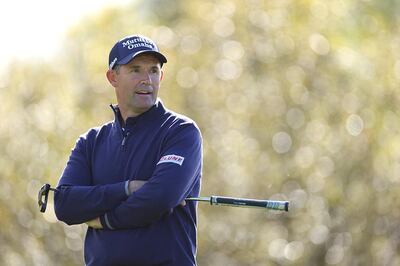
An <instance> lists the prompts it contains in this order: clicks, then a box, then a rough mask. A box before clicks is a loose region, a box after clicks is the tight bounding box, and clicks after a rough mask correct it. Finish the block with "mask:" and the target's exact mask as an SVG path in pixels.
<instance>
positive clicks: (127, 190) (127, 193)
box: [125, 180, 130, 197]
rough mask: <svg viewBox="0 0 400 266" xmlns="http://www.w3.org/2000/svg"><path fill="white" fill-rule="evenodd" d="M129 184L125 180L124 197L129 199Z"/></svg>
mask: <svg viewBox="0 0 400 266" xmlns="http://www.w3.org/2000/svg"><path fill="white" fill-rule="evenodd" d="M129 182H130V180H127V181H126V182H125V194H126V196H127V197H129V195H130V194H129Z"/></svg>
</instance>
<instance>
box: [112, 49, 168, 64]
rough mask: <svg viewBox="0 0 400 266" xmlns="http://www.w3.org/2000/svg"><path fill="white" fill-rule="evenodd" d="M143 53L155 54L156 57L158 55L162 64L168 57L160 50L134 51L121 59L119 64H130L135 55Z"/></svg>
mask: <svg viewBox="0 0 400 266" xmlns="http://www.w3.org/2000/svg"><path fill="white" fill-rule="evenodd" d="M141 54H153V55H154V56H155V57H157V59H158V60H159V61H160V63H161V65H162V64H164V63H167V58H166V57H165V56H164V55H163V54H162V53H160V52H157V51H146V50H144V51H139V52H137V53H132V54H130V55H128V56H126V57H125V58H123V59H121V60H120V61H119V62H118V64H119V65H125V64H128V63H129V62H130V61H131V60H133V59H134V58H135V57H137V56H138V55H141Z"/></svg>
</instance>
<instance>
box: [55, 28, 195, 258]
mask: <svg viewBox="0 0 400 266" xmlns="http://www.w3.org/2000/svg"><path fill="white" fill-rule="evenodd" d="M166 62H167V59H166V57H165V56H164V55H163V54H162V53H160V51H159V49H158V48H157V46H156V44H155V43H154V42H153V41H152V40H151V39H149V38H147V37H145V36H141V35H132V36H128V37H125V38H123V39H122V40H120V41H118V42H117V43H116V44H115V45H114V47H113V48H112V49H111V51H110V54H109V66H108V70H107V74H106V76H107V79H108V81H109V83H110V84H111V86H112V87H114V90H115V94H116V100H117V104H116V105H112V106H111V109H112V112H113V113H114V116H115V118H114V120H113V121H111V122H109V123H106V124H104V125H101V126H99V127H95V128H91V129H89V130H88V131H87V132H86V133H85V134H83V135H81V136H80V137H79V138H78V140H77V142H76V144H75V147H74V148H73V150H72V152H71V155H70V157H69V160H68V162H67V165H66V167H65V169H64V171H63V173H62V175H61V178H60V180H59V183H58V186H57V191H56V192H55V197H54V202H55V212H56V215H57V218H58V219H59V220H61V221H63V222H65V223H66V224H68V225H73V224H82V223H86V224H87V225H88V230H87V233H86V237H85V244H84V260H85V264H86V265H90V266H92V265H95V266H105V265H129V266H133V265H140V266H146V265H176V266H189V265H196V223H197V221H196V218H197V217H196V208H197V205H196V203H195V202H194V201H190V202H189V201H188V202H187V203H186V202H185V201H184V199H185V198H186V197H197V196H199V190H200V178H201V173H202V138H201V134H200V131H199V128H198V127H197V125H196V124H195V122H193V121H192V120H191V119H189V118H187V117H185V116H183V115H180V114H177V113H175V112H172V111H170V110H168V109H167V108H166V107H165V106H164V104H163V103H162V102H161V100H160V99H158V97H157V95H158V91H159V88H160V84H161V81H162V79H163V74H164V73H163V71H162V66H163V64H165V63H166Z"/></svg>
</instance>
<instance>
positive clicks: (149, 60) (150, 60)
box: [127, 53, 160, 65]
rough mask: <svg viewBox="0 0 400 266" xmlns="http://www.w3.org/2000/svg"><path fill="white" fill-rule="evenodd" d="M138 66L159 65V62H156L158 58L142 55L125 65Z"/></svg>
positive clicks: (151, 55) (147, 54)
mask: <svg viewBox="0 0 400 266" xmlns="http://www.w3.org/2000/svg"><path fill="white" fill-rule="evenodd" d="M138 64H151V65H160V60H158V58H157V57H156V56H155V55H153V54H151V53H144V54H140V55H138V56H136V57H135V58H133V59H132V60H131V61H130V62H129V63H128V64H127V65H138Z"/></svg>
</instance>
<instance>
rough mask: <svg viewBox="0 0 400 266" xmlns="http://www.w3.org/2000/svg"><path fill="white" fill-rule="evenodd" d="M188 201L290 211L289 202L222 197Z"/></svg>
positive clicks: (199, 198)
mask: <svg viewBox="0 0 400 266" xmlns="http://www.w3.org/2000/svg"><path fill="white" fill-rule="evenodd" d="M186 200H194V201H207V202H209V203H210V204H211V205H225V206H232V207H247V208H263V209H270V210H279V211H289V202H288V201H278V200H257V199H246V198H233V197H222V196H211V197H198V198H187V199H186Z"/></svg>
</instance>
